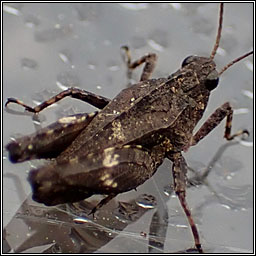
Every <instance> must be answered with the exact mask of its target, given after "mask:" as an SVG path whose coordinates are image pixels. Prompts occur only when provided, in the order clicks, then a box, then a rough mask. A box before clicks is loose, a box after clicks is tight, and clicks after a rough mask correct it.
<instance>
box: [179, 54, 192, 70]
mask: <svg viewBox="0 0 256 256" xmlns="http://www.w3.org/2000/svg"><path fill="white" fill-rule="evenodd" d="M194 57H195V56H193V55H190V56H188V57H187V58H185V59H184V60H183V62H182V64H181V67H182V68H183V67H184V66H186V65H188V64H189V63H190V62H192V61H193V60H194Z"/></svg>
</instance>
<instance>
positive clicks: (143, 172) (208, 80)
mask: <svg viewBox="0 0 256 256" xmlns="http://www.w3.org/2000/svg"><path fill="white" fill-rule="evenodd" d="M223 10H224V4H223V3H221V4H220V13H219V27H218V31H217V36H216V41H215V44H214V47H213V50H212V52H211V54H210V57H198V56H189V57H187V58H185V59H184V61H183V62H182V65H181V68H180V69H179V70H177V71H176V72H175V73H173V74H171V75H170V76H168V77H167V78H159V79H150V77H151V74H152V72H153V70H154V67H155V64H156V60H157V56H156V54H154V53H149V54H147V55H145V56H143V57H142V58H140V59H138V60H136V61H131V55H130V51H129V48H128V47H127V46H124V47H123V49H124V52H125V55H126V64H127V67H128V69H129V70H134V69H135V68H136V67H138V66H140V65H141V64H145V65H144V68H143V72H142V75H141V78H140V82H138V83H136V84H134V85H132V86H131V87H129V88H127V89H124V90H122V91H121V92H120V93H119V94H118V95H117V96H116V97H115V98H114V99H113V100H110V99H108V98H105V97H102V96H99V95H95V94H93V93H90V92H88V91H85V90H81V89H78V88H69V89H67V90H65V91H63V92H61V93H59V94H57V95H56V96H54V97H52V98H50V99H49V100H47V101H45V102H43V103H41V104H40V105H38V106H36V107H34V108H33V107H30V106H28V105H26V104H25V103H23V102H22V101H20V100H18V99H14V98H8V99H7V102H6V104H5V105H6V106H7V105H8V104H9V103H16V104H19V105H21V106H23V107H24V108H25V110H27V111H29V112H32V113H39V112H40V111H42V110H43V109H45V108H46V107H48V106H50V105H51V104H53V103H55V102H57V101H59V100H61V99H63V98H65V97H67V96H69V97H72V98H76V99H79V100H82V101H84V102H87V103H89V104H91V105H93V106H95V107H97V108H98V109H99V111H96V112H94V113H90V114H87V113H84V114H78V115H73V116H68V117H63V118H61V119H59V120H58V121H57V122H56V123H54V124H52V125H50V126H48V127H46V128H43V129H41V130H39V131H38V132H36V133H34V134H31V135H29V136H24V137H22V138H18V139H16V140H15V141H12V142H10V143H9V144H7V146H6V149H7V151H8V152H9V158H10V160H11V161H12V162H13V163H18V162H22V161H26V160H31V159H36V158H50V159H51V161H50V162H49V163H48V164H46V165H44V166H42V167H39V168H37V169H33V170H31V171H30V173H29V177H28V181H29V182H30V184H31V187H32V190H33V199H34V200H35V201H37V202H39V203H43V204H45V205H48V206H53V205H58V204H62V203H72V202H77V201H81V200H84V199H86V198H88V197H90V196H92V195H95V194H102V195H107V196H106V197H105V198H104V199H103V200H101V201H100V202H99V203H98V205H97V206H96V207H95V208H93V209H92V211H91V213H95V211H97V210H98V209H99V208H100V207H102V206H103V205H104V204H106V203H108V202H109V201H110V200H111V199H112V198H114V197H115V196H116V195H118V194H120V193H123V192H126V191H129V190H132V189H136V188H137V187H138V186H139V185H141V184H143V183H144V182H145V181H146V180H148V179H149V178H151V177H152V176H153V175H154V173H155V172H156V171H157V169H158V167H159V166H160V165H161V164H162V162H163V161H164V159H165V158H167V159H169V160H171V161H172V163H173V166H172V174H173V180H174V190H175V193H176V195H177V197H178V199H179V201H180V204H181V206H182V208H183V210H184V212H185V214H186V216H187V219H188V222H189V225H190V227H191V231H192V234H193V237H194V243H195V248H196V249H197V250H198V252H203V249H202V246H201V242H200V237H199V232H198V230H197V227H196V225H195V222H194V220H193V217H192V215H191V212H190V209H189V207H188V204H187V201H186V183H187V176H186V175H187V169H188V166H187V164H186V161H185V159H184V157H183V156H182V151H187V150H188V149H189V148H190V147H191V146H195V145H197V143H198V142H199V141H200V140H202V139H203V138H204V137H205V136H206V135H207V134H209V133H210V132H211V131H212V130H213V129H214V128H215V127H216V126H217V125H218V124H220V122H221V121H222V120H223V119H225V118H226V126H225V134H224V137H225V138H226V139H227V140H232V139H234V138H235V137H237V136H240V135H242V134H248V131H247V130H241V131H238V132H236V133H234V134H231V125H232V117H233V109H232V107H231V105H230V103H229V102H226V103H224V104H223V105H222V106H221V107H219V108H217V109H216V110H215V112H214V113H213V114H212V115H211V116H210V117H209V118H208V119H207V120H206V121H205V123H204V124H203V125H202V126H201V128H199V130H198V131H197V132H196V133H194V128H195V126H196V125H197V123H198V121H199V120H200V119H201V118H202V116H203V113H204V111H205V109H206V107H207V103H208V100H209V96H210V93H211V91H212V90H213V89H215V88H216V87H217V85H218V82H219V76H220V75H221V74H222V73H223V72H225V71H226V70H227V69H228V68H229V67H230V66H232V65H233V64H234V63H236V62H238V61H240V60H241V59H243V58H245V57H247V56H248V55H251V54H252V53H253V51H251V52H249V53H247V54H244V55H243V56H241V57H239V58H237V59H235V60H233V61H232V62H230V63H229V64H227V65H226V66H224V67H223V68H222V69H221V70H220V71H219V72H218V71H217V70H216V64H215V62H214V57H215V55H216V51H217V49H218V47H219V42H220V38H221V31H222V23H223Z"/></svg>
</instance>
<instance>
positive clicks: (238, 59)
mask: <svg viewBox="0 0 256 256" xmlns="http://www.w3.org/2000/svg"><path fill="white" fill-rule="evenodd" d="M251 54H253V51H251V52H248V53H246V54H244V55H242V56H240V57H238V58H236V59H234V60H232V61H231V62H230V63H228V64H227V65H226V66H224V67H223V68H222V69H221V71H220V72H219V76H220V75H221V74H222V73H223V72H224V71H226V70H227V69H228V68H229V67H231V66H232V65H233V64H235V63H237V62H238V61H240V60H242V59H244V58H246V57H247V56H249V55H251Z"/></svg>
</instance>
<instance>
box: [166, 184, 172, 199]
mask: <svg viewBox="0 0 256 256" xmlns="http://www.w3.org/2000/svg"><path fill="white" fill-rule="evenodd" d="M172 193H173V188H172V187H171V186H170V185H167V186H165V187H164V194H165V195H166V196H170V195H172Z"/></svg>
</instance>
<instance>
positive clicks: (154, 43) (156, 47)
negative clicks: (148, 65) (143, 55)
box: [148, 40, 164, 52]
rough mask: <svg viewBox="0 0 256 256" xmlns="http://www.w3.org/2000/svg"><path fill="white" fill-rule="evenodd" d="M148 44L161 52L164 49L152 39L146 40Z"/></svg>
mask: <svg viewBox="0 0 256 256" xmlns="http://www.w3.org/2000/svg"><path fill="white" fill-rule="evenodd" d="M148 44H149V46H150V47H152V48H153V49H154V50H156V51H159V52H162V51H163V50H164V48H163V47H162V46H161V45H160V44H158V43H157V42H155V41H154V40H148Z"/></svg>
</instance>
